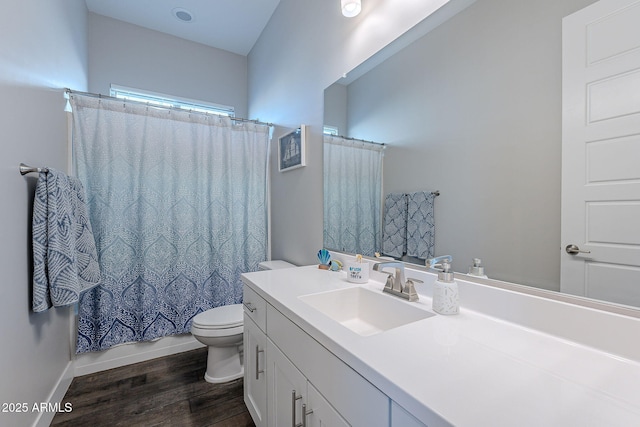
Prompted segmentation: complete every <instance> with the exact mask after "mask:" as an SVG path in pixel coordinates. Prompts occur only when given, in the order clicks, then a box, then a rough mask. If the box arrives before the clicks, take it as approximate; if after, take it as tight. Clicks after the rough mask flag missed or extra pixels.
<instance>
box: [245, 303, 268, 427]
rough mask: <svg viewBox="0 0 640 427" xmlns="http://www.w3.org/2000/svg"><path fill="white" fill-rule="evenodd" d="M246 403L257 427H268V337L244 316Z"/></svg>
mask: <svg viewBox="0 0 640 427" xmlns="http://www.w3.org/2000/svg"><path fill="white" fill-rule="evenodd" d="M243 344H244V345H243V346H244V403H245V404H246V405H247V409H248V410H249V413H250V414H251V418H253V422H254V423H255V425H256V427H266V426H267V376H266V374H265V370H264V368H265V366H266V363H267V360H266V357H265V351H266V347H267V336H266V335H265V334H264V332H262V331H261V330H260V328H258V326H257V325H256V324H255V323H254V322H253V320H251V319H250V318H249V316H247V314H246V313H245V315H244V340H243Z"/></svg>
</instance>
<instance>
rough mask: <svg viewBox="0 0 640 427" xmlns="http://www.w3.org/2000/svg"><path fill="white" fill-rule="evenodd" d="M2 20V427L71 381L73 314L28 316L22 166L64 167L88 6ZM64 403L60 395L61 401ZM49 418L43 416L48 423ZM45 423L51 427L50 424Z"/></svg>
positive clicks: (43, 6)
mask: <svg viewBox="0 0 640 427" xmlns="http://www.w3.org/2000/svg"><path fill="white" fill-rule="evenodd" d="M4 6H5V8H4V13H2V15H0V40H2V42H1V43H0V58H2V60H1V61H0V93H1V94H2V102H1V103H0V129H2V140H1V141H0V159H1V164H2V167H0V200H2V209H1V210H0V230H1V231H0V265H1V268H0V271H2V278H1V279H0V281H1V283H0V289H2V291H1V292H0V295H2V297H1V298H0V323H1V324H2V341H3V344H2V351H0V366H1V367H2V381H0V402H7V403H9V402H25V403H28V405H30V406H29V411H28V412H27V413H22V414H17V413H0V425H3V426H27V425H31V424H33V423H34V422H35V421H36V419H37V418H38V416H39V413H37V412H31V409H32V408H31V405H33V404H34V403H40V402H46V401H47V400H48V398H49V395H50V393H51V392H52V391H53V390H54V389H55V388H56V386H57V384H58V382H59V381H60V382H65V381H67V380H70V379H69V378H67V376H68V375H70V374H72V372H70V371H71V370H70V369H69V370H67V368H68V367H69V366H70V365H69V364H70V360H71V357H70V356H71V352H70V315H71V313H70V309H68V308H59V309H51V310H49V311H47V312H44V313H38V314H35V313H32V312H31V278H32V274H31V270H32V265H31V262H32V258H31V253H30V251H31V245H30V230H31V228H30V223H31V207H32V204H33V193H34V190H35V182H36V176H35V175H32V176H28V177H23V176H21V175H20V174H19V173H18V164H19V163H20V162H25V163H28V164H32V165H36V166H44V165H47V166H50V167H54V168H57V169H61V170H66V168H67V117H66V113H65V112H64V111H63V107H64V99H63V97H62V94H63V91H62V89H63V88H64V87H70V88H73V89H77V90H86V89H87V60H86V57H87V44H86V43H87V37H86V31H87V29H86V24H87V20H86V14H87V11H86V6H85V3H84V1H82V0H65V1H51V2H50V1H47V2H42V1H36V0H22V1H13V2H7V3H5V5H4ZM60 397H61V396H60ZM49 415H50V416H53V414H48V415H44V416H43V418H47V417H48V416H49ZM45 422H46V423H47V424H48V422H47V421H45Z"/></svg>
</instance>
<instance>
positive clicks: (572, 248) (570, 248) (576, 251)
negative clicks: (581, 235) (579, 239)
mask: <svg viewBox="0 0 640 427" xmlns="http://www.w3.org/2000/svg"><path fill="white" fill-rule="evenodd" d="M564 250H565V251H567V253H568V254H569V255H577V254H590V253H591V251H583V250H580V248H579V247H577V246H576V245H574V244H573V243H572V244H570V245H567V247H566V248H564Z"/></svg>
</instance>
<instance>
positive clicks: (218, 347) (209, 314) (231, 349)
mask: <svg viewBox="0 0 640 427" xmlns="http://www.w3.org/2000/svg"><path fill="white" fill-rule="evenodd" d="M291 267H295V265H293V264H289V263H288V262H286V261H263V262H261V263H260V264H259V265H258V269H259V270H276V269H281V268H291ZM243 331H244V327H243V310H242V304H231V305H223V306H220V307H216V308H212V309H211V310H207V311H204V312H202V313H200V314H198V315H196V316H195V317H194V318H193V320H192V322H191V335H193V336H194V337H195V339H197V340H198V341H200V342H201V343H202V344H204V345H206V346H207V347H208V351H209V354H208V356H207V371H206V373H205V374H204V379H205V380H206V381H207V382H210V383H224V382H227V381H232V380H235V379H237V378H240V377H242V376H243V375H244V361H243V348H242V339H243V336H242V333H243Z"/></svg>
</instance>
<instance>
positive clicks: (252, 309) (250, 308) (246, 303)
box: [242, 302, 257, 313]
mask: <svg viewBox="0 0 640 427" xmlns="http://www.w3.org/2000/svg"><path fill="white" fill-rule="evenodd" d="M242 304H243V305H244V306H245V307H246V309H247V310H249V311H250V312H252V313H253V312H254V311H256V310H257V308H256V307H254V306H253V305H252V304H251V303H250V302H245V303H242Z"/></svg>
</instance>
